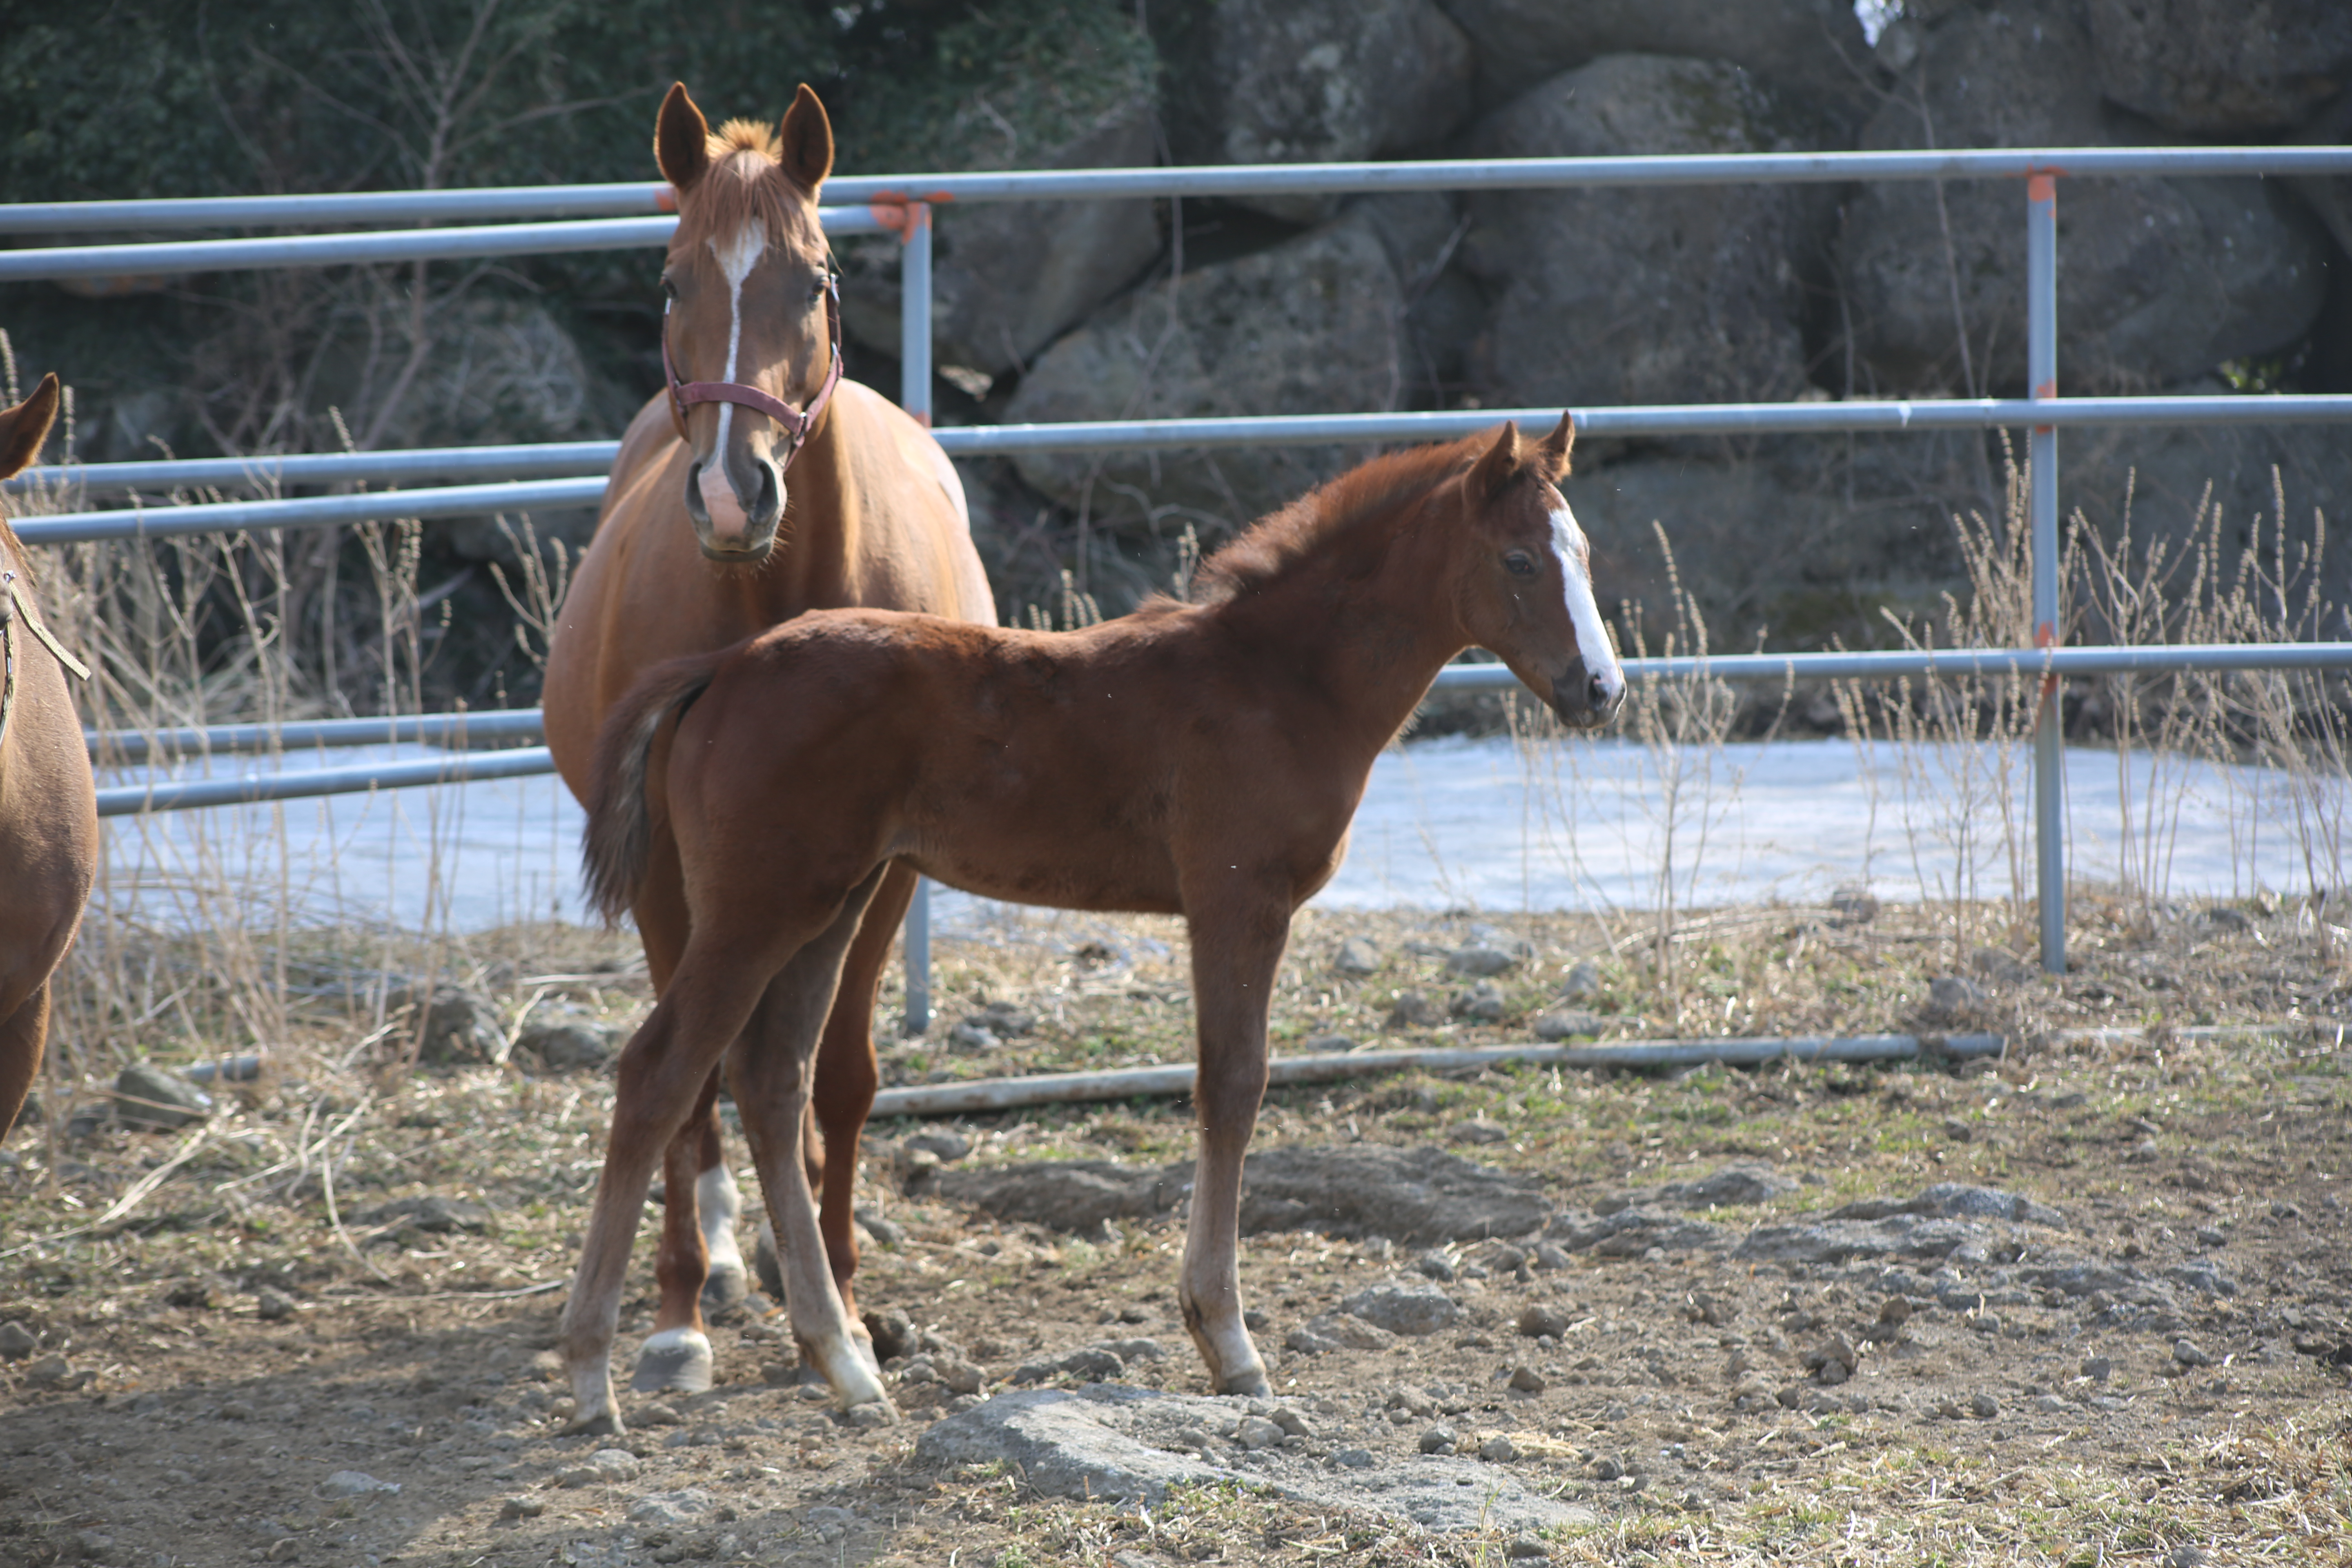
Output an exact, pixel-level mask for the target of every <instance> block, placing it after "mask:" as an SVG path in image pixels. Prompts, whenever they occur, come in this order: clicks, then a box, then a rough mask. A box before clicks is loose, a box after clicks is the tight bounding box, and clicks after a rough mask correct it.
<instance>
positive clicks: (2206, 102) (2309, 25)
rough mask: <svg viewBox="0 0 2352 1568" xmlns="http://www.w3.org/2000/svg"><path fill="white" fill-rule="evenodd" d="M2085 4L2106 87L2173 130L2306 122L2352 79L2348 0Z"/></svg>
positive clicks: (2213, 131)
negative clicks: (2256, 3) (2252, 4)
mask: <svg viewBox="0 0 2352 1568" xmlns="http://www.w3.org/2000/svg"><path fill="white" fill-rule="evenodd" d="M2083 12H2084V21H2085V22H2086V23H2087V24H2088V25H2089V29H2090V35H2091V52H2092V58H2094V59H2095V61H2096V62H2097V82H2098V89H2099V91H2100V93H2101V94H2102V95H2104V96H2105V98H2106V99H2107V100H2109V101H2110V102H2114V103H2118V104H2121V105H2122V106H2123V107H2125V108H2126V109H2128V110H2133V111H2134V112H2135V113H2138V114H2144V115H2146V116H2147V118H2149V119H2150V120H2153V121H2156V122H2157V123H2158V124H2159V125H2162V126H2164V127H2166V128H2168V129H2169V130H2173V131H2187V132H2194V133H2196V134H2199V135H2204V136H2223V137H2235V136H2239V135H2243V134H2245V133H2247V132H2256V131H2275V130H2278V129H2280V128H2282V127H2284V126H2290V125H2296V124H2300V123H2301V122H2302V121H2304V120H2305V119H2306V118H2308V117H2309V116H2310V115H2311V113H2312V111H2313V110H2316V109H2318V108H2319V106H2320V105H2321V104H2322V103H2323V102H2325V101H2326V100H2327V98H2328V97H2329V96H2330V95H2331V94H2332V93H2334V92H2335V91H2336V89H2339V88H2341V87H2342V86H2343V85H2344V84H2345V82H2346V81H2347V79H2352V9H2347V7H2346V6H2345V5H2342V4H2341V0H2266V3H2265V4H2263V5H2261V6H2260V7H2258V8H2250V7H2248V6H2245V5H2231V4H2227V3H2226V0H2085V3H2084V7H2083Z"/></svg>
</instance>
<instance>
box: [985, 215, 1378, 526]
mask: <svg viewBox="0 0 2352 1568" xmlns="http://www.w3.org/2000/svg"><path fill="white" fill-rule="evenodd" d="M1401 304H1402V291H1401V289H1400V287H1399V283H1398V279H1397V277H1396V273H1395V270H1394V268H1392V267H1391V265H1390V262H1389V259H1388V255H1387V252H1386V250H1385V249H1384V248H1383V247H1382V246H1381V242H1380V240H1379V238H1378V237H1376V236H1375V235H1374V234H1373V233H1372V231H1371V228H1370V225H1369V224H1368V223H1367V222H1366V221H1365V220H1363V219H1362V218H1360V217H1359V216H1353V215H1350V216H1345V217H1342V218H1340V219H1339V220H1337V221H1335V222H1333V223H1330V224H1327V225H1325V226H1322V227H1320V228H1317V229H1312V230H1309V231H1308V232H1307V233H1306V234H1303V235H1301V236H1299V237H1297V238H1296V239H1292V240H1289V241H1286V242H1285V243H1284V244H1281V245H1278V246H1276V247H1273V248H1271V249H1267V250H1262V251H1258V252H1255V253H1254V254H1251V255H1248V256H1244V257H1241V258H1236V259H1234V260H1231V261H1223V262H1219V263H1216V264H1214V265H1212V266H1208V267H1203V268H1197V269H1192V270H1188V271H1187V272H1186V273H1185V274H1184V276H1183V277H1182V278H1181V279H1179V280H1178V281H1177V283H1176V284H1175V285H1174V286H1173V287H1172V288H1171V287H1170V286H1168V285H1165V284H1157V283H1155V284H1153V285H1151V286H1150V287H1147V288H1144V289H1139V290H1137V291H1136V292H1134V293H1133V294H1130V295H1129V296H1128V297H1127V298H1126V299H1124V300H1118V301H1115V302H1113V303H1112V304H1110V305H1108V306H1106V307H1105V308H1104V309H1102V310H1099V311H1097V312H1096V313H1095V314H1094V315H1093V316H1091V317H1089V318H1088V319H1087V321H1086V322H1085V324H1084V325H1082V326H1080V327H1078V328H1077V329H1076V330H1075V331H1072V332H1070V333H1069V334H1068V335H1067V336H1066V337H1064V338H1063V339H1061V341H1059V342H1056V343H1055V344H1054V346H1053V347H1052V348H1050V349H1048V350H1046V351H1045V353H1044V354H1043V355H1041V356H1040V357H1039V358H1038V360H1037V361H1036V363H1034V364H1033V365H1032V366H1031V367H1030V370H1029V374H1027V375H1026V376H1024V377H1023V378H1022V383H1021V389H1020V390H1019V391H1018V392H1017V393H1015V394H1014V395H1013V398H1012V400H1011V401H1010V402H1009V403H1008V404H1007V405H1006V406H1005V410H1004V418H1005V419H1006V420H1007V421H1008V422H1014V423H1025V422H1030V421H1042V422H1049V423H1050V422H1057V421H1062V420H1071V419H1108V418H1120V417H1126V418H1137V419H1164V418H1172V417H1179V416H1196V415H1197V416H1209V415H1241V414H1310V413H1330V412H1333V411H1335V410H1342V409H1354V410H1364V411H1373V410H1379V409H1384V408H1387V407H1389V406H1391V405H1392V402H1393V399H1394V397H1395V395H1396V389H1397V388H1398V387H1399V385H1400V384H1401V377H1402V374H1403V370H1402V359H1401V356H1400V351H1399V342H1398V335H1397V331H1396V320H1397V313H1398V310H1399V307H1400V306H1401ZM1171 311H1172V312H1173V315H1172V320H1171ZM1358 460H1359V454H1358V453H1357V451H1356V449H1355V448H1353V447H1259V448H1248V449H1240V450H1236V449H1232V448H1226V449H1221V450H1217V451H1214V452H1207V453H1201V452H1185V451H1166V452H1159V453H1138V454H1132V455H1117V456H1108V457H1106V456H1104V455H1102V454H1047V453H1037V454H1032V455H1027V456H1024V457H1021V458H1017V459H1016V460H1015V461H1016V466H1017V467H1018V468H1019V469H1020V472H1021V476H1022V478H1023V479H1025V480H1027V481H1028V483H1029V484H1030V485H1032V486H1033V487H1034V488H1035V489H1039V490H1042V491H1043V492H1045V494H1046V495H1049V496H1052V497H1054V498H1055V500H1061V501H1063V502H1065V503H1066V504H1069V505H1077V504H1080V503H1081V502H1082V501H1083V502H1087V503H1088V504H1089V505H1090V508H1091V513H1092V516H1093V517H1094V518H1095V520H1096V525H1097V526H1098V527H1108V528H1122V527H1142V526H1145V525H1146V524H1147V523H1148V521H1149V517H1150V515H1152V513H1150V512H1148V511H1147V510H1146V507H1147V503H1148V505H1149V507H1150V508H1165V507H1181V508H1186V509H1189V510H1191V511H1192V513H1194V514H1196V515H1198V516H1200V517H1203V518H1207V519H1213V520H1221V521H1222V522H1223V524H1224V525H1225V526H1231V527H1238V526H1240V525H1241V524H1243V523H1244V522H1247V521H1250V520H1252V519H1254V518H1255V517H1257V516H1259V515H1260V514H1262V513H1264V512H1266V511H1270V510H1273V509H1274V508H1275V507H1276V506H1278V505H1280V504H1281V503H1283V502H1284V501H1286V500H1290V499H1291V498H1292V497H1294V496H1296V495H1297V494H1298V493H1299V492H1300V491H1301V490H1303V489H1307V488H1308V487H1310V486H1312V485H1314V484H1316V483H1318V482H1320V481H1321V480H1323V479H1328V478H1329V477H1331V476H1332V475H1333V474H1336V473H1338V472H1339V471H1340V470H1341V469H1342V468H1348V467H1350V466H1352V465H1353V464H1354V463H1355V462H1356V461H1358ZM1215 531H1217V530H1216V528H1215V527H1214V526H1212V527H1211V528H1208V529H1205V530H1204V533H1209V534H1213V533H1214V532H1215Z"/></svg>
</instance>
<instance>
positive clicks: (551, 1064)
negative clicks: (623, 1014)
mask: <svg viewBox="0 0 2352 1568" xmlns="http://www.w3.org/2000/svg"><path fill="white" fill-rule="evenodd" d="M626 1040H627V1031H626V1030H625V1029H623V1028H622V1027H621V1026H618V1025H614V1024H607V1023H604V1021H602V1020H601V1019H597V1018H593V1017H591V1016H587V1015H585V1014H579V1015H566V1016H555V1017H551V1018H534V1019H533V1021H532V1022H531V1023H530V1025H529V1026H526V1027H525V1028H524V1030H523V1031H522V1033H521V1034H520V1035H518V1036H517V1037H515V1050H516V1052H517V1053H518V1054H520V1055H521V1056H523V1057H525V1058H530V1059H533V1060H536V1061H538V1062H539V1063H540V1065H541V1066H542V1067H544V1068H547V1070H548V1071H550V1072H576V1071H579V1070H582V1069H583V1068H601V1067H603V1066H604V1064H605V1063H607V1062H609V1061H611V1060H612V1059H613V1058H614V1056H615V1055H617V1054H618V1053H619V1051H620V1048H621V1047H622V1046H623V1045H624V1044H625V1043H626Z"/></svg>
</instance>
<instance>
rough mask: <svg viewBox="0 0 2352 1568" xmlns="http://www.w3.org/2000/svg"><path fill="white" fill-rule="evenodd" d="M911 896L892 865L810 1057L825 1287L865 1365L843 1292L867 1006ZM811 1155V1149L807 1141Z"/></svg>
mask: <svg viewBox="0 0 2352 1568" xmlns="http://www.w3.org/2000/svg"><path fill="white" fill-rule="evenodd" d="M914 896H915V873H914V872H912V871H910V870H908V869H907V868H905V867H902V866H898V865H896V864H894V865H892V866H891V867H890V868H889V869H888V870H887V872H886V873H884V875H883V878H882V886H881V888H880V889H879V890H878V891H877V892H876V893H875V895H874V901H873V902H872V903H870V904H868V905H867V906H866V918H865V920H864V921H861V922H860V923H859V925H858V928H857V937H856V941H854V942H851V943H850V944H849V957H848V959H847V961H846V962H845V963H843V965H842V969H841V985H840V988H839V989H838V990H837V991H836V992H835V994H834V998H833V1012H832V1014H831V1015H830V1016H828V1017H827V1018H826V1019H825V1025H824V1038H823V1039H822V1040H821V1041H820V1042H819V1043H818V1045H817V1051H816V1085H815V1089H814V1093H813V1094H812V1096H811V1098H810V1104H811V1106H812V1108H813V1109H814V1111H815V1114H816V1131H817V1132H818V1133H819V1134H820V1135H821V1137H822V1140H823V1142H822V1145H821V1151H822V1152H819V1153H817V1154H816V1156H815V1157H814V1159H812V1160H811V1161H810V1165H811V1171H810V1174H811V1177H812V1179H813V1180H815V1181H821V1182H822V1183H823V1187H822V1191H823V1194H824V1195H823V1200H822V1203H821V1205H820V1207H819V1212H818V1217H817V1223H818V1226H819V1228H820V1229H821V1230H822V1231H823V1232H824V1256H825V1260H826V1261H827V1262H828V1263H830V1264H832V1266H833V1281H834V1285H835V1288H836V1289H839V1290H840V1292H841V1301H842V1305H843V1307H844V1308H845V1310H847V1311H848V1313H849V1323H850V1329H849V1331H850V1332H851V1333H852V1334H853V1335H855V1336H856V1339H857V1341H858V1342H859V1344H860V1345H862V1346H864V1347H865V1348H866V1357H867V1359H868V1360H869V1361H870V1360H871V1359H872V1358H873V1336H871V1335H870V1334H868V1333H867V1332H866V1325H865V1324H864V1323H863V1322H861V1321H859V1320H858V1316H857V1297H856V1292H855V1290H853V1289H852V1288H851V1285H850V1280H851V1278H852V1277H853V1276H854V1275H856V1272H857V1220H856V1213H855V1202H856V1187H857V1142H858V1139H859V1138H860V1137H862V1136H863V1135H864V1133H865V1131H866V1113H867V1112H868V1111H870V1110H873V1109H874V1090H875V1088H876V1086H877V1084H878V1083H880V1081H881V1073H880V1071H879V1069H878V1068H877V1065H876V1063H875V1059H874V1002H875V997H876V994H877V992H878V991H879V990H880V989H881V984H882V966H883V965H884V964H885V963H888V962H889V958H890V944H891V942H892V940H893V939H895V938H896V937H897V936H898V922H899V921H901V920H903V919H904V918H905V917H906V913H907V905H908V902H910V901H911V900H913V898H914ZM812 1147H813V1148H814V1147H818V1145H816V1144H815V1142H814V1141H812Z"/></svg>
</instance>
